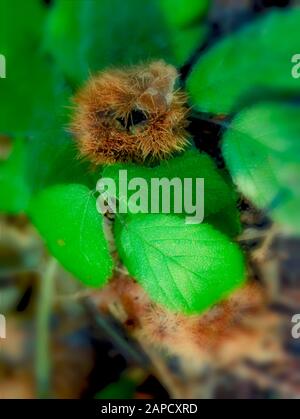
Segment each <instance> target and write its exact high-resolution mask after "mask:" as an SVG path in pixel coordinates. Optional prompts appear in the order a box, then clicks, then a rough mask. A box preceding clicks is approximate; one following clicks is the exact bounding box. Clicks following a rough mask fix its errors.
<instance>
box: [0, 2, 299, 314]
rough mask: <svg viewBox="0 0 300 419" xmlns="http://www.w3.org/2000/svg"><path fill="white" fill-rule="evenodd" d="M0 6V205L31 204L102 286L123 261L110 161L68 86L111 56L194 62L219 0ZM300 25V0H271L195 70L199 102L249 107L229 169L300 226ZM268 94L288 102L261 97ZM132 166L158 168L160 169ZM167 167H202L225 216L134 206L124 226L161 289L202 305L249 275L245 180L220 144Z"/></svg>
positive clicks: (87, 278)
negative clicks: (297, 2) (189, 217)
mask: <svg viewBox="0 0 300 419" xmlns="http://www.w3.org/2000/svg"><path fill="white" fill-rule="evenodd" d="M0 7H1V9H0V53H1V54H4V55H5V57H6V61H7V78H6V79H1V80H0V88H1V91H0V92H1V101H0V134H1V135H7V136H9V137H10V138H11V140H12V141H13V148H12V152H11V154H10V156H9V158H8V159H7V160H6V161H0V211H2V212H7V213H18V212H26V213H27V214H29V215H30V216H31V218H32V221H33V223H34V224H35V226H36V227H37V228H38V230H39V231H40V232H41V235H42V236H43V238H44V240H45V241H46V243H47V244H48V247H49V249H50V250H51V252H52V253H53V255H54V256H55V257H56V258H57V259H58V260H59V261H60V262H61V263H62V264H63V265H64V266H65V267H66V268H67V269H68V270H70V271H71V272H72V273H73V274H74V275H75V276H77V277H78V278H79V279H80V280H82V281H83V282H84V283H85V284H87V285H92V286H100V285H103V284H104V283H105V282H106V281H107V280H108V279H109V277H110V275H111V272H112V269H113V263H112V260H111V257H110V255H109V252H108V249H107V244H106V241H105V238H104V233H103V229H102V218H101V216H100V215H99V214H98V213H97V211H96V204H95V202H96V200H95V197H94V196H93V191H94V188H95V185H96V180H97V179H98V178H99V177H100V176H101V172H102V169H101V168H100V169H97V171H92V170H91V168H90V167H89V164H88V163H86V162H83V161H81V160H79V159H78V158H77V152H76V149H75V146H74V142H73V140H72V138H71V136H70V134H69V133H68V130H67V124H68V120H69V113H70V109H69V108H70V104H71V102H70V97H71V95H72V94H73V93H74V90H75V89H77V88H78V87H80V85H81V84H82V83H83V82H84V81H85V80H86V78H87V77H88V75H89V72H90V71H98V70H101V69H103V68H104V67H107V66H112V65H120V64H122V65H123V64H135V63H137V62H138V61H140V60H149V59H153V58H159V59H161V58H163V59H165V60H166V61H168V62H171V63H177V64H178V65H182V64H184V62H186V61H187V60H188V59H189V58H190V57H191V56H192V55H193V54H194V52H195V50H197V49H199V47H200V46H201V44H202V42H203V41H204V40H205V38H206V36H207V34H208V27H207V23H206V21H205V14H206V13H207V10H208V9H209V4H208V2H207V0H203V1H195V0H189V1H187V0H186V1H183V0H181V1H180V0H176V1H175V0H174V1H169V0H153V1H150V0H148V1H145V2H141V1H138V0H130V1H128V2H124V1H122V0H101V1H97V0H90V1H85V0H73V1H67V0H56V1H55V2H54V3H53V4H52V5H50V6H47V5H46V2H42V1H40V0H27V1H26V2H22V1H21V0H10V1H8V0H2V2H1V3H0ZM299 24H300V10H299V9H290V10H288V11H275V12H274V11H272V12H270V13H268V14H266V15H265V16H262V17H261V18H260V19H258V20H257V21H256V22H254V23H252V24H249V25H246V26H245V27H244V28H242V29H241V30H239V31H237V32H235V33H234V34H232V35H229V36H228V37H226V38H224V39H223V40H221V41H219V42H217V43H215V45H213V46H212V47H211V48H209V49H207V50H206V51H205V52H204V53H203V54H201V56H200V57H199V60H198V62H197V63H196V65H195V66H194V67H193V69H192V72H191V74H190V75H189V77H188V79H187V88H188V92H189V94H190V98H191V105H192V106H193V108H195V109H197V110H198V111H200V112H209V113H212V114H220V113H225V114H228V115H229V116H232V114H233V112H235V113H236V112H238V111H241V113H240V114H237V116H236V117H235V118H234V119H233V122H232V124H231V126H229V128H228V131H227V133H226V134H225V137H224V141H223V150H224V156H225V159H226V162H227V164H228V169H229V171H230V173H231V175H232V177H233V180H234V181H235V182H236V183H237V185H238V187H239V189H240V191H241V192H242V193H243V194H245V196H247V197H248V198H250V199H251V200H252V201H253V203H254V204H255V205H257V206H258V207H261V208H263V209H267V210H268V211H269V213H270V214H271V215H272V216H273V217H274V219H275V220H277V221H279V222H280V223H281V224H284V225H286V224H288V225H289V227H290V228H292V229H293V230H295V231H299V224H300V223H299V211H297V208H298V206H299V205H298V204H299V188H298V184H299V182H298V178H299V152H298V151H299V147H298V145H297V141H298V136H297V133H298V131H299V127H298V122H297V123H296V122H295V121H298V120H299V116H298V113H299V111H298V107H297V105H296V104H294V105H293V106H292V105H289V104H283V103H280V102H281V101H282V100H283V99H284V100H285V101H286V100H288V99H290V98H293V97H294V96H295V97H296V96H297V95H298V94H299V92H300V87H299V86H300V84H299V82H298V81H297V80H295V79H293V78H292V77H291V56H292V55H293V54H294V53H296V52H297V48H298V45H299V36H298V34H299V31H298V27H299ZM262 97H263V98H264V97H267V98H268V99H269V100H270V99H271V98H276V100H277V102H278V104H276V105H274V104H272V103H264V104H261V105H259V104H258V102H260V101H261V99H262ZM249 102H250V103H251V104H252V105H253V106H252V107H250V108H249V109H248V108H247V106H248V105H249ZM244 107H246V109H245V110H242V108H244ZM126 168H127V169H128V170H129V172H130V173H132V175H135V176H137V174H138V173H141V175H142V176H145V177H146V178H147V177H149V174H148V170H149V169H146V168H137V167H135V166H134V165H127V166H126ZM105 170H106V173H109V171H114V170H115V169H114V168H111V169H105ZM156 172H157V173H158V176H171V175H172V176H173V174H174V173H176V175H177V176H178V175H179V176H183V175H185V176H187V175H189V176H191V177H196V176H198V177H204V178H205V180H206V182H207V191H206V192H205V200H206V202H205V205H206V207H205V209H206V210H207V212H208V217H207V219H206V221H207V222H209V223H211V224H212V225H213V226H214V227H212V226H211V225H207V224H206V225H198V226H187V225H185V224H184V220H183V218H182V217H181V218H180V217H177V216H173V215H170V216H168V217H167V216H165V215H160V214H157V215H149V216H141V215H138V216H136V217H129V218H128V219H127V220H126V223H125V226H124V225H120V224H118V225H117V227H116V232H117V241H118V248H119V251H120V254H121V255H122V257H123V260H124V262H125V264H126V265H127V267H128V268H129V270H130V272H131V273H132V274H133V275H135V276H136V277H137V279H138V280H139V281H140V282H141V283H142V284H143V285H144V286H145V288H146V289H147V290H148V291H149V293H150V294H151V295H152V297H153V298H154V299H155V300H157V301H159V302H161V303H165V304H167V305H168V306H169V307H171V308H173V309H175V310H179V309H180V310H182V311H185V312H189V313H191V312H196V311H199V310H203V309H205V308H207V307H209V306H210V305H211V304H214V303H215V302H217V301H219V300H220V299H221V298H223V297H224V296H225V295H227V294H228V292H230V291H231V290H232V289H233V288H234V287H235V286H237V285H240V284H241V283H242V282H243V278H244V272H243V261H242V259H243V258H242V256H241V252H240V251H239V249H238V248H237V247H236V245H235V244H233V243H232V242H231V241H230V239H229V238H228V237H227V235H228V236H230V237H233V236H234V235H235V234H237V233H238V231H239V230H240V225H239V221H238V213H237V210H236V196H235V193H234V192H233V186H232V185H231V184H230V182H229V181H228V180H227V178H225V176H224V174H223V173H222V172H221V171H218V169H216V168H215V166H214V164H213V163H212V161H211V159H210V158H209V157H208V156H205V155H203V154H202V155H198V154H197V153H195V152H192V153H187V154H186V156H182V157H178V158H175V159H174V162H172V161H170V162H169V163H162V164H161V165H160V166H159V167H158V168H156V169H152V172H151V174H152V175H153V174H154V173H156ZM224 179H226V180H224ZM119 221H120V220H119ZM169 223H170V225H169ZM145 229H147V231H149V234H150V238H149V239H147V240H148V241H146V242H145V238H146V237H145V232H144V230H145ZM217 229H218V230H220V231H222V232H223V233H225V235H224V234H222V233H220V232H219V231H217ZM163 240H165V241H163ZM174 246H177V247H176V249H175V248H174ZM145 249H146V251H145ZM170 249H172V255H171V254H170ZM145 255H146V256H147V257H148V259H147V258H146V257H145ZM189 255H194V257H193V258H192V257H189ZM174 258H175V259H174ZM179 260H180V263H179V262H178V261H179ZM157 261H159V264H158V262H157ZM158 276H159V278H160V281H159V282H157V281H155V278H157V277H158ZM217 278H219V282H218V280H217ZM220 278H222V283H220ZM166 294H167V296H166Z"/></svg>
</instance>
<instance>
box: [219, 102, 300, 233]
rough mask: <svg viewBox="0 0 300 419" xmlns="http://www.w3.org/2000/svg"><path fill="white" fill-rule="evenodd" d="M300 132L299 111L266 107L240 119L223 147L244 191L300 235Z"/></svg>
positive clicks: (245, 113) (282, 106) (290, 107)
mask: <svg viewBox="0 0 300 419" xmlns="http://www.w3.org/2000/svg"><path fill="white" fill-rule="evenodd" d="M299 133H300V108H299V107H297V106H293V105H290V104H273V103H263V104H260V105H257V106H254V107H251V108H249V109H245V110H244V111H243V112H241V113H240V114H238V115H237V117H236V118H235V119H234V120H233V122H232V125H231V128H230V129H229V130H228V131H227V132H226V134H225V136H224V143H223V154H224V157H225V160H226V163H227V165H228V168H229V170H230V173H231V175H232V177H233V180H234V182H235V183H236V184H237V185H238V187H239V189H240V191H241V192H242V193H243V194H244V195H245V196H246V197H247V198H248V199H250V200H251V201H252V202H253V203H254V204H255V205H257V206H258V207H259V208H262V209H265V210H267V211H268V212H269V214H270V215H271V216H272V218H273V219H274V220H276V221H278V222H279V223H280V224H282V225H284V226H287V227H290V229H292V231H295V232H300V213H299V207H300V187H299V185H300V143H299ZM297 208H298V209H297Z"/></svg>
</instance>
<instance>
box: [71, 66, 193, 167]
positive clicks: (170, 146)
mask: <svg viewBox="0 0 300 419" xmlns="http://www.w3.org/2000/svg"><path fill="white" fill-rule="evenodd" d="M176 77H177V72H176V70H175V68H174V67H172V66H170V65H167V64H166V63H164V62H163V61H156V62H152V63H150V64H147V65H139V66H135V67H131V68H128V69H124V70H120V69H112V70H107V71H103V72H101V73H99V74H98V75H97V76H95V77H92V78H91V79H90V80H89V81H88V82H87V84H86V85H85V86H84V87H83V88H82V90H81V91H79V93H78V94H77V96H75V98H74V103H75V112H74V116H73V121H72V123H71V131H72V133H73V134H74V135H75V138H76V141H77V144H78V148H79V151H80V154H81V155H82V156H83V157H85V158H87V159H88V160H89V161H91V162H92V163H93V164H95V165H99V164H112V163H116V162H124V161H134V162H143V161H145V160H150V161H153V160H158V159H159V160H160V159H164V158H167V157H169V156H170V155H172V153H174V152H178V151H182V150H183V149H184V148H185V146H186V145H187V144H188V140H187V137H188V135H187V132H186V131H185V128H186V126H187V107H186V105H185V103H186V96H185V95H184V93H182V92H181V91H178V90H177V91H174V84H175V80H176ZM136 116H138V119H139V121H134V119H135V118H136ZM141 119H144V120H142V121H140V120H141Z"/></svg>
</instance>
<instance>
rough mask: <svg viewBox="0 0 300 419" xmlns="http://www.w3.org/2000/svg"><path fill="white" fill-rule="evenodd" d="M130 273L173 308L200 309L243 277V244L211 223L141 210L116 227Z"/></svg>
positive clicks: (229, 289) (153, 294)
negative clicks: (143, 212) (227, 235)
mask: <svg viewBox="0 0 300 419" xmlns="http://www.w3.org/2000/svg"><path fill="white" fill-rule="evenodd" d="M115 234H116V244H117V249H118V251H119V254H120V256H121V258H122V259H123V262H124V263H125V265H126V267H127V268H128V270H129V273H130V274H131V275H132V276H134V277H135V278H136V280H137V281H138V282H139V283H140V284H141V285H142V286H143V287H144V288H145V290H146V291H147V292H148V293H149V295H150V297H151V298H152V299H153V300H154V301H156V302H157V303H159V304H162V305H165V306H166V307H168V308H169V309H171V310H173V311H179V312H184V313H187V314H193V313H200V312H202V311H204V310H206V309H208V308H210V307H211V306H212V305H213V304H216V303H218V302H220V301H221V300H222V299H224V298H225V297H226V296H227V295H228V294H229V293H230V292H232V291H233V290H234V289H235V288H236V287H239V286H241V285H242V283H243V281H244V263H243V256H242V253H241V251H240V250H239V248H238V246H237V245H236V244H234V243H232V242H230V240H229V239H228V238H227V237H226V236H224V235H223V234H222V233H220V232H218V231H217V230H215V229H214V228H213V227H212V226H210V225H208V224H198V225H196V224H194V225H187V224H185V222H184V220H183V219H182V218H180V217H176V216H171V215H154V214H146V215H142V214H140V215H137V216H136V217H133V218H131V219H130V220H129V222H128V223H127V224H123V223H122V220H120V221H119V222H118V223H117V224H116V228H115Z"/></svg>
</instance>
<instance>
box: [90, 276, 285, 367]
mask: <svg viewBox="0 0 300 419" xmlns="http://www.w3.org/2000/svg"><path fill="white" fill-rule="evenodd" d="M94 302H95V303H96V304H98V305H99V306H100V308H101V310H105V311H109V312H110V313H112V314H113V315H114V316H115V317H116V318H117V319H118V320H119V321H121V322H122V323H123V325H124V326H125V327H127V329H129V331H130V332H131V334H132V335H133V336H134V337H135V338H136V339H137V340H138V341H139V342H140V343H141V342H142V343H143V342H145V345H150V346H152V347H154V348H156V349H159V350H160V351H163V352H166V353H169V354H171V355H175V356H178V357H179V358H181V359H184V360H188V363H189V364H190V363H191V362H192V363H193V364H195V367H196V366H198V367H200V366H201V365H203V364H204V363H209V364H213V365H214V367H217V368H218V367H219V368H223V367H228V366H230V365H231V364H234V363H236V362H240V361H242V360H245V359H252V360H255V361H262V362H268V361H273V360H276V359H280V358H281V355H282V353H281V348H280V343H279V342H280V340H279V339H278V333H279V320H278V317H277V316H275V315H274V314H272V312H270V310H269V308H268V306H267V302H266V297H265V295H264V293H263V291H262V288H261V287H260V286H258V285H256V284H254V283H249V284H248V285H246V286H245V287H244V288H242V289H240V290H238V291H236V292H235V293H234V294H233V295H232V296H231V297H230V298H229V299H227V300H226V301H224V302H223V303H221V304H219V305H217V306H215V307H214V308H212V309H210V310H209V311H208V312H206V313H204V314H202V315H200V316H199V315H198V316H189V317H187V316H184V315H182V314H175V313H171V312H169V311H167V310H165V309H164V308H162V307H161V306H157V305H156V304H154V303H153V302H151V301H150V300H149V298H148V297H147V295H146V293H145V292H144V291H143V289H142V288H141V287H140V286H139V285H138V284H137V283H135V282H134V281H133V280H131V279H128V278H126V277H117V278H115V279H114V280H113V281H112V282H111V283H110V284H109V285H108V286H107V287H106V288H105V289H104V290H103V291H101V292H99V293H97V294H95V295H94Z"/></svg>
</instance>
